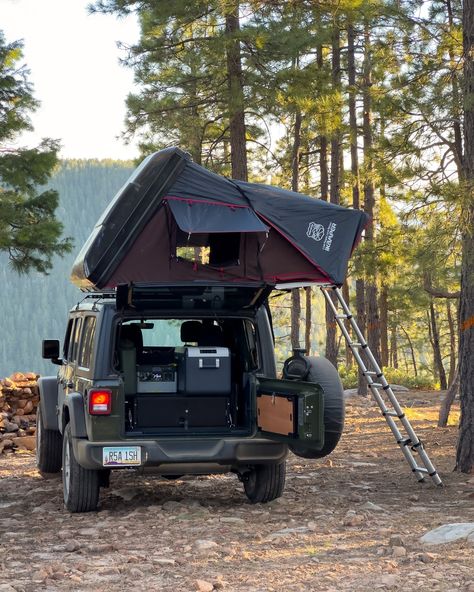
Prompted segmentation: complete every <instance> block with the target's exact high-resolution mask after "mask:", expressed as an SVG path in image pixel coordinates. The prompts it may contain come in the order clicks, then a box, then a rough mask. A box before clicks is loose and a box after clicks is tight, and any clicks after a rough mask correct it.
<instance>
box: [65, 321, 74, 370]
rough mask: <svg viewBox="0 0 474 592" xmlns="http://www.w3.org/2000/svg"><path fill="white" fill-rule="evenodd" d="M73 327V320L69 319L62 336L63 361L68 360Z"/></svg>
mask: <svg viewBox="0 0 474 592" xmlns="http://www.w3.org/2000/svg"><path fill="white" fill-rule="evenodd" d="M73 325H74V319H69V322H68V324H67V329H66V335H65V336H64V344H63V360H68V359H69V353H70V352H71V346H72V343H71V336H72V333H73V330H72V328H73Z"/></svg>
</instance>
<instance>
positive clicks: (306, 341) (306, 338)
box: [304, 286, 313, 356]
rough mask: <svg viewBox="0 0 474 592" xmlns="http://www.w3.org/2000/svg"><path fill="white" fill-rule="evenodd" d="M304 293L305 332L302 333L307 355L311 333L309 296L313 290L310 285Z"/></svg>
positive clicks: (309, 353) (309, 350)
mask: <svg viewBox="0 0 474 592" xmlns="http://www.w3.org/2000/svg"><path fill="white" fill-rule="evenodd" d="M304 291H305V295H306V301H305V305H306V318H305V334H304V346H305V349H306V353H307V354H308V356H310V355H311V333H312V326H311V324H312V323H311V321H312V318H311V317H312V303H311V297H312V295H313V290H312V289H311V286H307V287H306V288H305V289H304Z"/></svg>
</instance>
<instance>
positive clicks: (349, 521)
mask: <svg viewBox="0 0 474 592" xmlns="http://www.w3.org/2000/svg"><path fill="white" fill-rule="evenodd" d="M364 522H365V516H361V515H358V514H356V515H354V516H349V517H348V518H346V519H345V520H344V522H343V523H342V524H343V526H360V525H361V524H364Z"/></svg>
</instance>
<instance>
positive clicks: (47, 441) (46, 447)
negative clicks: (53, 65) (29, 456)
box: [36, 405, 63, 473]
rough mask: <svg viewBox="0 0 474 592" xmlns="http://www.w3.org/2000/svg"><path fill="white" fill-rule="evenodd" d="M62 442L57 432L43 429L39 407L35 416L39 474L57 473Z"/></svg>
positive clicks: (60, 458)
mask: <svg viewBox="0 0 474 592" xmlns="http://www.w3.org/2000/svg"><path fill="white" fill-rule="evenodd" d="M62 440H63V439H62V437H61V434H60V432H59V431H57V430H47V429H46V428H45V427H44V425H43V417H42V415H41V406H40V405H39V406H38V412H37V415H36V466H37V467H38V470H39V472H40V473H59V471H60V470H61V465H62V448H63V442H62Z"/></svg>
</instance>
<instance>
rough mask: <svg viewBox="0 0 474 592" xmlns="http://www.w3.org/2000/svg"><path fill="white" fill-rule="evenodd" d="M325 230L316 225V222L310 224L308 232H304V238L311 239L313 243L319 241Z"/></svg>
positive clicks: (321, 226)
mask: <svg viewBox="0 0 474 592" xmlns="http://www.w3.org/2000/svg"><path fill="white" fill-rule="evenodd" d="M325 232H326V229H325V228H324V226H323V225H322V224H316V222H310V223H309V224H308V230H307V231H306V236H308V237H309V238H312V239H313V240H315V241H320V240H322V239H323V237H324V233H325Z"/></svg>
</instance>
